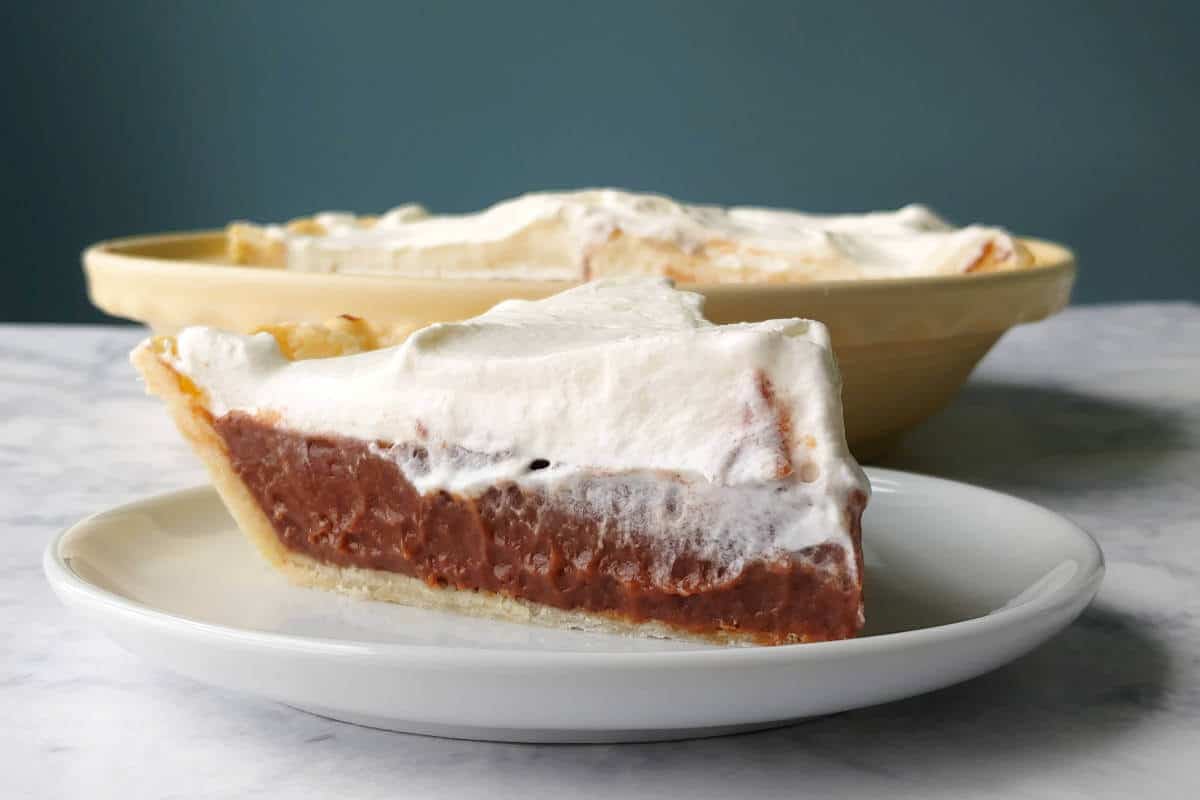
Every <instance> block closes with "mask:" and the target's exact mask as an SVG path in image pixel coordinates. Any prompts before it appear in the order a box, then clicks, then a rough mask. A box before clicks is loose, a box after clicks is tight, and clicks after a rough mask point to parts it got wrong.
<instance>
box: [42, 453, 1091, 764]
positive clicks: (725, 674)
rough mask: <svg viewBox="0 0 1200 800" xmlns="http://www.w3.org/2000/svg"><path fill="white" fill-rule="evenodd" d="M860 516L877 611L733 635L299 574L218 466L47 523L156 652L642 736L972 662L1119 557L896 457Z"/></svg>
mask: <svg viewBox="0 0 1200 800" xmlns="http://www.w3.org/2000/svg"><path fill="white" fill-rule="evenodd" d="M870 475H871V480H872V483H873V485H874V488H875V493H874V496H873V498H872V500H871V505H870V507H869V509H868V511H867V515H866V519H865V525H864V541H865V550H866V563H867V574H866V580H867V587H868V588H867V619H868V624H867V629H866V631H864V634H863V635H862V636H861V637H860V638H858V639H854V640H851V641H844V642H828V643H818V644H804V645H789V646H783V647H747V648H721V647H715V646H709V645H699V644H690V643H683V642H674V641H662V640H647V639H633V638H626V637H619V636H612V635H603V634H594V633H584V632H578V631H565V630H551V629H543V628H536V627H529V626H523V625H516V624H508V623H500V622H492V621H487V620H479V619H473V618H467V617H459V616H454V615H450V614H445V613H441V612H433V611H424V610H419V609H412V608H405V607H401V606H395V605H390V604H386V603H376V602H371V601H364V600H356V599H352V598H347V597H342V596H339V595H335V594H329V593H325V592H321V591H317V590H311V589H301V588H297V587H294V586H290V585H289V584H288V583H287V582H286V581H285V580H284V578H283V577H282V576H281V575H278V574H276V573H275V572H274V571H273V570H272V569H271V568H270V567H268V566H267V565H266V564H265V563H264V562H263V561H262V560H261V559H260V558H259V557H258V555H257V554H256V553H255V552H254V551H253V550H252V549H251V546H250V544H249V543H248V542H247V541H246V540H245V539H244V537H243V536H242V535H241V534H240V533H239V532H238V530H237V529H236V527H235V526H234V524H233V521H232V520H231V519H230V517H229V516H228V514H227V513H226V512H225V509H224V507H223V506H222V505H221V502H220V500H219V499H218V498H217V495H216V493H215V492H214V491H213V490H211V489H209V488H207V487H202V488H196V489H190V490H186V491H181V492H175V493H171V494H166V495H161V496H159V497H153V498H150V499H148V500H143V501H141V502H137V503H132V504H130V505H126V506H122V507H120V508H116V509H113V510H111V511H107V512H104V513H101V514H98V515H96V516H93V517H89V518H88V519H86V520H84V521H82V522H80V523H79V524H78V525H76V526H74V527H73V528H71V529H69V530H67V531H65V532H64V533H62V534H61V535H60V536H59V537H58V538H57V539H56V540H55V541H53V542H51V544H50V546H49V548H48V549H47V550H46V555H45V561H44V565H45V570H46V575H47V577H48V578H49V580H50V583H51V585H52V586H53V587H54V589H55V591H56V592H57V593H58V595H59V596H60V597H61V598H62V599H63V601H64V602H66V604H67V605H69V606H71V607H72V608H74V609H76V610H77V611H79V612H82V613H83V614H85V615H86V616H87V617H88V618H89V619H90V620H92V621H93V622H94V623H95V624H96V625H97V626H98V627H99V628H101V629H103V630H104V631H106V632H107V633H108V634H110V635H111V636H112V637H113V638H114V639H116V640H117V642H119V643H120V644H121V645H123V646H124V647H126V648H128V649H129V650H131V651H133V652H134V653H136V654H138V655H140V656H142V657H144V658H145V659H147V660H148V661H151V662H153V663H156V664H159V665H161V666H164V667H167V668H169V669H173V670H176V671H178V672H181V673H183V674H185V675H189V676H191V677H193V678H195V679H197V680H200V681H205V682H208V683H213V684H216V685H218V686H223V687H227V688H231V689H236V690H241V691H244V692H248V693H251V694H254V695H260V696H263V697H268V698H272V699H275V700H278V701H280V702H283V703H287V704H290V705H292V706H295V707H297V708H301V709H304V710H306V711H311V712H313V713H316V714H321V715H324V716H328V717H333V718H335V719H340V720H346V721H349V722H355V723H360V724H364V725H370V726H374V727H380V728H389V729H392V730H398V731H409V732H417V733H428V734H435V735H440V736H453V737H460V738H471V739H494V740H507V741H555V742H580V741H589V742H591V741H638V740H641V741H645V740H654V739H667V738H684V737H691V736H707V735H716V734H721V733H728V732H733V731H737V730H746V729H751V728H760V727H767V726H772V725H779V724H784V723H786V722H789V721H793V720H798V719H802V718H804V717H811V716H815V715H820V714H830V713H833V712H836V711H844V710H847V709H852V708H857V707H861V706H866V705H871V704H875V703H883V702H887V701H889V700H897V699H899V698H903V697H908V696H911V695H914V694H919V693H921V692H927V691H930V690H932V689H937V688H940V687H943V686H947V685H949V684H952V683H956V682H958V681H962V680H966V679H967V678H971V677H973V676H976V675H979V674H981V673H983V672H986V671H987V670H990V669H993V668H995V667H998V666H1000V665H1001V664H1004V663H1006V662H1008V661H1010V660H1012V659H1014V658H1016V657H1018V656H1020V655H1021V654H1023V653H1025V652H1027V651H1028V650H1030V649H1031V648H1033V647H1034V646H1035V645H1037V644H1038V643H1040V642H1042V641H1044V640H1045V639H1047V638H1048V637H1050V636H1052V635H1053V634H1054V633H1056V632H1057V631H1059V630H1061V629H1062V628H1063V627H1064V626H1066V625H1067V624H1069V623H1070V622H1071V620H1073V619H1074V618H1075V617H1076V616H1077V615H1078V614H1079V613H1080V611H1082V610H1083V608H1084V607H1085V606H1086V605H1087V604H1088V602H1089V601H1090V600H1091V598H1092V596H1093V595H1094V594H1095V592H1096V589H1097V588H1098V586H1099V583H1100V579H1101V576H1102V575H1103V572H1104V566H1103V558H1102V556H1101V553H1100V549H1099V547H1098V546H1097V545H1096V543H1095V541H1093V540H1092V539H1091V537H1090V536H1088V534H1086V533H1085V532H1083V531H1082V530H1080V529H1079V528H1077V527H1076V526H1075V525H1073V524H1071V523H1070V522H1068V521H1066V520H1065V519H1063V518H1062V517H1059V516H1058V515H1056V514H1053V513H1051V512H1050V511H1047V510H1045V509H1043V508H1040V507H1038V506H1035V505H1032V504H1030V503H1026V502H1024V501H1022V500H1018V499H1016V498H1013V497H1009V496H1007V495H1002V494H997V493H995V492H991V491H988V490H985V489H979V488H975V487H972V486H967V485H964V484H959V483H952V482H949V481H943V480H938V479H935V478H928V477H922V476H918V475H911V474H907V473H902V472H894V471H889V470H872V471H870Z"/></svg>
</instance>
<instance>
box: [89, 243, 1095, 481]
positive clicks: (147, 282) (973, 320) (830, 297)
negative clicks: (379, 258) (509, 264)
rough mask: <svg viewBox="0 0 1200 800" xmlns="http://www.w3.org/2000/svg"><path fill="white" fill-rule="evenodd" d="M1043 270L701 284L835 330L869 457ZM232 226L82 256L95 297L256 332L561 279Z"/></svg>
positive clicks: (411, 320) (391, 313) (773, 313)
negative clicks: (317, 268)
mask: <svg viewBox="0 0 1200 800" xmlns="http://www.w3.org/2000/svg"><path fill="white" fill-rule="evenodd" d="M1021 243H1022V245H1023V246H1024V247H1025V248H1026V249H1027V250H1028V251H1029V252H1030V253H1031V254H1032V256H1033V259H1034V263H1033V266H1031V267H1028V268H1022V269H1004V270H992V271H986V272H973V273H966V274H952V275H933V276H930V275H919V276H910V277H896V278H878V279H874V280H832V281H831V280H819V281H813V282H806V283H771V284H752V283H740V284H739V283H698V284H688V285H687V288H688V289H689V290H691V291H694V292H697V293H699V294H702V295H704V297H705V300H706V302H705V315H706V316H707V317H708V318H709V319H711V320H712V321H714V322H717V323H721V324H727V323H735V322H757V321H762V320H769V319H783V318H789V317H804V318H808V319H816V320H820V321H821V322H822V323H824V324H825V326H826V327H827V328H828V329H829V333H830V336H831V338H832V340H833V346H834V351H835V353H836V355H837V359H838V364H839V367H840V369H841V373H842V379H843V387H844V388H843V404H844V414H845V423H846V432H847V437H848V439H849V441H850V446H851V449H852V450H853V451H854V454H855V455H856V456H857V457H858V458H859V459H860V460H870V459H872V458H874V457H876V456H877V455H878V454H879V453H881V452H883V451H884V450H886V449H887V448H888V447H889V446H890V445H891V443H892V442H894V441H895V439H896V438H897V437H898V436H899V435H901V434H902V433H903V432H904V431H906V430H908V429H910V428H912V427H913V426H915V425H917V424H918V423H920V422H921V421H922V420H924V419H925V418H927V417H928V416H929V415H931V414H933V413H934V412H936V411H937V410H939V409H940V408H941V407H942V406H944V405H945V404H946V403H947V402H948V401H949V400H950V398H952V397H953V396H954V393H955V392H956V391H957V390H958V388H959V387H960V386H961V385H962V383H963V382H964V381H965V380H966V378H967V376H968V375H969V374H970V372H971V370H972V369H973V368H974V366H975V364H976V363H977V362H978V361H979V359H981V358H982V357H983V356H984V355H985V354H986V353H987V352H988V350H989V349H990V348H991V347H992V345H994V344H995V343H996V341H997V340H998V339H999V338H1000V336H1001V335H1003V333H1004V332H1005V331H1006V330H1008V329H1009V328H1011V327H1013V326H1014V325H1019V324H1022V323H1027V322H1033V321H1036V320H1040V319H1043V318H1045V317H1046V316H1049V315H1050V314H1053V313H1055V312H1057V311H1058V310H1059V309H1061V308H1062V307H1063V306H1065V305H1066V303H1067V301H1068V299H1069V297H1070V292H1071V286H1072V284H1073V283H1074V278H1075V259H1074V255H1073V254H1072V253H1071V251H1070V250H1068V249H1067V248H1065V247H1063V246H1061V245H1058V244H1054V243H1052V242H1046V241H1039V240H1034V239H1022V240H1021ZM230 247H231V245H230V240H229V237H228V235H227V234H226V233H225V232H224V231H207V232H201V233H174V234H160V235H152V236H139V237H132V238H128V239H120V240H114V241H109V242H102V243H99V244H96V245H94V246H93V247H91V248H89V249H88V250H87V252H86V253H85V254H84V271H85V273H86V277H87V285H88V293H89V296H90V298H91V299H92V302H93V303H94V304H95V305H96V306H97V307H98V308H100V309H101V310H103V311H105V312H107V313H109V314H113V315H116V316H118V317H122V318H125V319H131V320H135V321H138V322H142V323H145V324H147V325H149V326H150V327H151V328H152V329H153V330H154V331H155V332H156V333H160V334H173V333H176V332H178V331H179V330H180V329H182V328H184V327H186V326H189V325H210V326H214V327H219V328H223V329H226V330H231V331H239V332H250V331H254V330H257V329H259V328H261V327H263V326H265V325H278V324H282V323H292V322H306V323H313V324H320V323H322V322H323V321H325V320H328V319H330V318H333V317H336V316H338V315H339V314H344V313H345V314H354V315H357V316H359V317H362V318H364V319H368V320H371V321H373V322H375V323H377V324H378V325H380V326H392V325H395V326H398V327H400V328H401V329H403V330H411V329H414V328H417V327H422V326H425V325H429V324H432V323H436V322H447V321H454V320H462V319H467V318H469V317H473V316H476V315H478V314H482V313H483V312H485V311H487V310H488V309H489V308H491V307H492V306H494V305H495V304H496V303H498V302H501V301H503V300H506V299H511V298H519V299H526V300H536V299H539V298H544V297H549V296H550V295H552V294H555V293H557V292H560V291H562V289H563V288H564V282H563V281H549V280H499V279H489V280H471V279H466V278H455V279H447V278H442V279H427V278H403V277H396V276H380V275H359V274H345V273H319V272H299V271H296V270H288V269H264V268H261V267H254V266H240V265H236V264H232V263H231V262H230V261H229V250H230Z"/></svg>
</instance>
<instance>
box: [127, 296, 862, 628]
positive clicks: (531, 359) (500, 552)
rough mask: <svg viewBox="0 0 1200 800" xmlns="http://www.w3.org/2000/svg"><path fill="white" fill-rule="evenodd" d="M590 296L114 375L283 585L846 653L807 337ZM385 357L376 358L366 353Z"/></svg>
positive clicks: (851, 606) (843, 590) (857, 610)
mask: <svg viewBox="0 0 1200 800" xmlns="http://www.w3.org/2000/svg"><path fill="white" fill-rule="evenodd" d="M702 303H703V299H702V298H701V296H700V295H697V294H692V293H690V292H681V291H677V290H675V289H673V288H672V287H671V286H670V284H669V283H667V282H665V281H660V280H645V279H643V280H634V281H625V282H609V281H599V282H593V283H588V284H584V285H582V286H579V287H577V288H574V289H571V290H569V291H565V292H562V293H561V294H558V295H555V296H553V297H551V298H548V299H546V300H541V301H537V302H527V301H515V300H513V301H507V302H504V303H501V304H499V305H497V306H496V307H495V308H493V309H492V310H491V311H489V312H487V313H486V314H483V315H482V316H479V317H476V318H475V319H471V320H467V321H465V322H460V323H447V324H437V325H432V326H429V327H427V328H423V329H421V330H419V331H416V332H415V333H412V334H411V335H409V336H408V337H407V338H405V339H404V340H403V341H402V343H399V344H395V343H394V342H395V341H396V338H395V337H396V334H395V332H390V331H383V330H379V329H373V328H371V327H370V326H369V325H367V323H365V322H362V321H360V320H354V319H342V320H339V321H338V322H337V323H336V324H335V325H333V326H331V327H321V326H311V325H310V326H298V327H282V328H275V329H273V330H271V331H268V332H262V333H258V334H255V335H252V336H242V335H236V334H232V333H225V332H222V331H218V330H213V329H210V328H188V329H185V330H184V331H183V332H181V333H180V334H179V335H178V337H175V338H155V339H150V340H147V341H146V342H143V343H142V344H141V345H140V346H139V347H138V348H137V349H136V350H135V351H134V352H133V355H132V359H133V362H134V364H135V365H136V366H137V368H138V369H139V370H140V371H141V373H142V375H143V376H144V377H145V380H146V383H147V386H148V387H149V390H150V391H151V392H152V393H154V394H157V395H159V396H160V397H162V398H163V399H164V400H166V402H167V404H168V406H169V408H170V409H171V411H172V413H173V415H174V418H175V421H176V423H177V424H178V425H179V427H180V429H181V430H182V432H183V433H184V434H185V435H186V436H187V438H188V439H189V440H190V441H191V442H192V444H193V445H194V446H195V448H196V450H197V452H198V453H199V454H200V456H201V457H202V458H203V459H204V461H205V462H206V463H207V465H208V468H209V470H210V472H211V474H212V477H213V480H214V483H215V485H216V488H217V489H218V491H219V492H220V493H221V496H222V497H223V499H224V501H225V503H226V505H227V506H228V508H229V510H230V512H231V513H232V514H233V516H234V518H235V519H236V520H237V522H238V524H239V525H240V527H241V528H242V530H243V531H245V533H246V534H247V535H248V536H249V537H250V539H252V540H253V542H254V543H255V544H256V545H257V546H258V548H259V549H260V550H261V552H262V553H263V555H264V556H266V558H267V559H268V560H269V561H270V562H271V563H272V564H275V565H276V566H278V567H280V568H281V569H282V570H283V571H284V572H286V573H287V574H288V576H290V577H291V578H292V579H293V580H295V581H297V582H299V583H301V584H305V585H310V586H320V587H325V588H330V589H337V590H340V591H344V592H350V593H354V594H358V595H365V596H368V597H373V598H377V599H382V600H391V601H395V602H399V603H406V604H413V605H419V606H426V607H431V608H440V609H451V610H456V611H460V612H465V613H469V614H476V615H481V616H487V617H495V618H500V619H507V620H519V621H532V622H538V623H543V624H547V625H555V626H569V627H576V628H585V629H599V630H606V631H614V632H626V633H637V634H642V635H654V636H671V637H688V638H701V639H706V640H711V641H719V642H728V643H760V644H783V643H789V642H809V641H820V640H829V639H840V638H845V637H849V636H853V635H854V634H855V633H856V632H857V631H858V630H859V628H860V626H861V625H862V623H863V603H862V552H861V549H860V517H861V514H862V511H863V508H864V506H865V504H866V501H867V496H868V492H869V489H868V484H867V481H866V478H865V476H864V474H863V473H862V471H861V470H860V469H859V467H858V465H857V464H856V463H855V462H854V460H853V458H852V457H851V456H850V453H849V451H848V450H847V447H846V441H845V435H844V432H843V429H842V416H841V405H840V400H839V379H838V374H837V369H836V366H835V364H834V360H833V356H832V354H831V351H830V346H829V341H828V336H827V333H826V330H825V328H824V327H823V326H822V325H820V324H819V323H816V322H808V321H805V320H799V319H790V320H776V321H771V322H761V323H753V324H739V325H724V326H717V325H713V324H712V323H710V322H708V321H707V320H705V319H704V317H703V316H702V314H701V305H702ZM389 345H390V346H389Z"/></svg>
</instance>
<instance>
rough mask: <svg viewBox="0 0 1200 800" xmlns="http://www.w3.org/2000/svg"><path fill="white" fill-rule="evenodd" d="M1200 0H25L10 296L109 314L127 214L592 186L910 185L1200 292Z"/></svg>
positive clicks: (29, 315) (271, 209) (438, 198)
mask: <svg viewBox="0 0 1200 800" xmlns="http://www.w3.org/2000/svg"><path fill="white" fill-rule="evenodd" d="M1198 22H1200V4H1196V3H1183V2H1180V3H1176V4H1164V3H1150V2H1139V3H1135V2H986V3H985V2H970V1H969V0H958V2H919V1H915V0H909V1H908V2H874V3H859V2H847V3H834V2H821V3H787V2H741V3H735V2H711V3H700V2H692V3H687V2H641V3H637V2H590V3H572V2H566V1H565V0H560V2H545V3H529V2H513V1H512V0H509V1H508V2H487V3H484V2H479V3H462V2H454V3H392V4H383V3H379V4H375V3H352V4H341V5H338V4H334V3H332V2H331V3H328V4H318V3H265V2H262V3H253V2H245V3H231V2H218V3H210V2H187V3H183V2H176V3H164V2H111V3H110V2H89V3H66V2H57V3H43V4H33V3H30V4H26V5H24V6H22V7H20V8H10V9H9V10H8V11H6V15H5V17H4V22H3V25H4V26H5V28H7V30H6V31H5V33H6V36H5V42H6V45H5V47H4V50H3V55H2V56H0V59H2V61H0V67H3V69H4V73H5V76H6V78H7V80H6V81H5V83H6V91H5V96H6V99H5V101H4V102H5V105H6V120H5V124H4V130H3V136H4V145H5V147H4V152H5V154H6V157H5V159H4V162H5V163H4V175H3V179H4V187H5V190H6V191H5V192H4V199H3V202H4V203H5V206H6V208H5V217H4V218H5V219H6V220H7V223H6V226H7V230H6V236H5V243H6V244H7V245H8V246H7V247H6V255H7V261H6V263H5V266H4V269H5V271H6V275H5V278H6V283H5V286H6V287H8V288H7V289H6V291H5V293H3V294H0V296H2V297H3V304H4V305H3V309H2V313H0V319H8V320H51V319H60V320H90V319H98V318H99V315H98V313H97V312H95V311H93V310H92V309H91V308H90V307H89V306H88V304H87V301H86V299H85V298H84V296H83V286H82V279H81V276H80V274H79V268H78V252H79V250H80V249H81V248H82V247H83V246H84V245H85V244H87V243H88V242H90V241H93V240H96V239H102V238H108V237H113V236H121V235H126V234H133V233H142V232H150V231H161V230H169V229H183V228H201V227H210V226H219V225H221V224H223V223H224V222H226V221H227V220H229V219H231V218H234V217H245V218H251V219H259V220H277V219H283V218H286V217H289V216H294V215H299V214H303V213H305V212H309V211H312V210H315V209H322V208H331V207H335V208H345V209H352V210H364V211H365V210H378V209H383V208H386V207H388V206H391V205H394V204H397V203H399V202H401V201H406V200H419V201H422V202H424V203H425V204H426V205H428V206H430V207H431V208H433V209H435V210H442V211H459V210H468V209H474V208H478V207H480V206H482V205H484V204H487V203H490V202H492V201H495V200H497V199H500V198H503V197H505V196H508V195H512V194H515V193H518V192H522V191H525V190H528V189H539V188H550V187H570V186H583V185H593V184H597V185H598V184H607V185H616V186H625V187H631V188H637V189H650V190H658V191H662V192H666V193H668V194H672V195H677V196H679V197H683V198H686V199H690V200H695V201H709V202H727V203H758V204H768V205H782V206H794V207H798V208H803V209H809V210H828V211H834V210H853V209H867V208H878V207H887V206H895V205H899V204H902V203H905V202H908V201H912V200H920V201H923V202H927V203H929V204H931V205H933V206H934V207H935V208H937V209H939V210H941V211H942V212H943V213H945V214H947V215H949V216H950V217H952V218H953V219H955V220H958V221H962V222H968V221H972V220H983V221H986V222H991V223H997V224H1003V225H1006V226H1008V227H1010V228H1012V229H1014V230H1016V231H1019V232H1022V233H1027V234H1032V235H1040V236H1046V237H1050V238H1055V239H1060V240H1062V241H1065V242H1068V243H1070V244H1072V245H1073V246H1075V247H1076V248H1077V249H1078V251H1079V253H1080V256H1081V261H1082V268H1083V273H1082V278H1081V281H1080V283H1079V286H1078V291H1077V293H1076V299H1077V300H1078V301H1082V302H1089V301H1101V300H1123V299H1134V298H1181V297H1182V298H1190V299H1196V298H1197V296H1198V295H1200V280H1198V278H1197V274H1198V269H1197V267H1196V265H1195V264H1194V263H1193V262H1194V259H1195V258H1196V256H1195V253H1196V251H1197V250H1198V249H1200V247H1198V241H1197V236H1198V234H1200V230H1198V229H1200V223H1197V222H1196V221H1195V217H1196V199H1195V198H1196V196H1197V193H1198V191H1200V188H1198V187H1200V156H1198V155H1197V146H1198V143H1200V107H1198V102H1197V101H1198V100H1200V56H1198V55H1197V54H1198V52H1200V46H1198V45H1197V40H1198V35H1200V25H1198V24H1197V23H1198Z"/></svg>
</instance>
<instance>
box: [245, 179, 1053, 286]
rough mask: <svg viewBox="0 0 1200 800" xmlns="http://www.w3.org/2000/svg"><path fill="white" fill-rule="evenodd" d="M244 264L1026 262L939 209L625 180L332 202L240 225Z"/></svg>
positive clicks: (564, 268) (829, 274)
mask: <svg viewBox="0 0 1200 800" xmlns="http://www.w3.org/2000/svg"><path fill="white" fill-rule="evenodd" d="M227 234H228V235H227V241H228V250H229V252H228V255H229V258H230V260H231V261H232V262H233V263H235V264H251V265H259V266H266V267H280V268H284V269H289V270H297V271H302V272H326V273H330V272H332V273H337V272H343V273H357V274H379V275H391V276H397V277H408V278H464V279H479V278H493V279H531V280H562V281H585V280H593V279H599V278H610V277H627V276H654V277H666V278H672V279H674V280H676V281H681V282H691V283H743V282H745V283H797V282H807V281H816V280H838V279H842V280H845V279H872V278H902V277H912V276H917V275H951V274H961V273H968V272H987V271H993V270H1003V269H1021V268H1024V267H1029V266H1032V265H1033V262H1034V260H1033V257H1032V255H1031V254H1030V252H1029V250H1028V249H1027V248H1026V247H1025V246H1024V245H1023V244H1021V242H1020V241H1018V240H1017V239H1016V238H1015V237H1013V236H1012V235H1010V234H1009V233H1007V232H1005V231H1004V230H1001V229H999V228H990V227H982V226H978V225H971V226H967V227H963V228H957V227H954V226H952V225H950V224H948V223H946V222H945V221H943V220H942V219H941V218H939V217H938V216H937V215H935V214H934V213H933V212H932V211H930V210H929V209H927V208H925V207H923V206H919V205H910V206H906V207H904V208H901V209H899V210H897V211H886V212H875V213H869V214H840V215H818V214H804V213H800V212H797V211H787V210H782V209H769V208H749V207H746V208H739V207H730V208H725V207H720V206H700V205H685V204H682V203H678V202H676V201H674V200H671V199H669V198H667V197H662V196H659V195H652V194H635V193H632V192H625V191H619V190H615V189H592V190H584V191H574V192H542V193H535V194H526V195H523V196H521V197H517V198H514V199H511V200H506V201H504V202H501V203H497V204H496V205H494V206H492V207H490V208H487V209H485V210H483V211H480V212H478V213H474V214H462V215H431V214H429V212H427V211H426V210H425V209H423V208H422V207H420V206H418V205H405V206H400V207H399V208H396V209H393V210H391V211H389V212H387V213H386V214H383V215H382V216H379V217H358V216H355V215H353V214H347V213H342V212H326V213H321V214H316V215H314V216H312V217H308V218H304V219H299V220H294V221H292V222H290V223H288V224H286V225H267V226H258V225H253V224H250V223H245V222H235V223H233V224H231V225H230V226H229V228H228V231H227Z"/></svg>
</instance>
